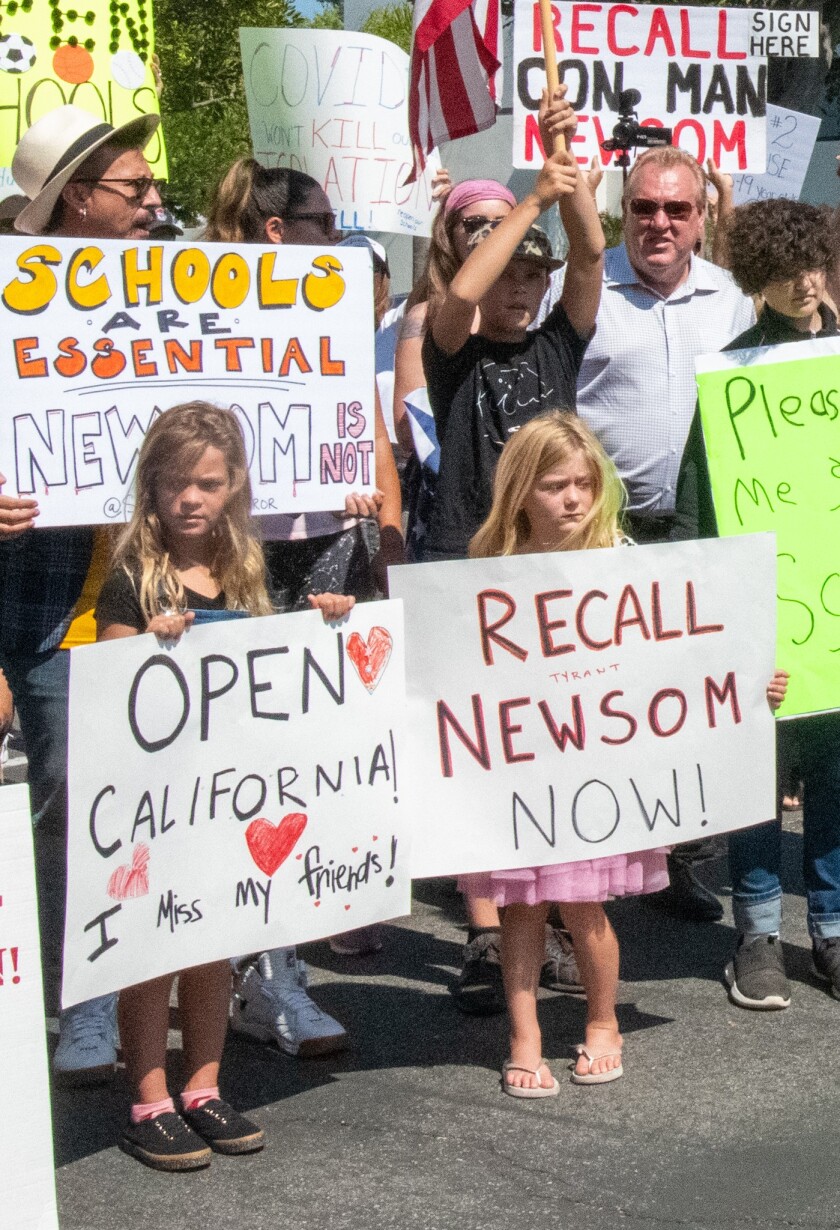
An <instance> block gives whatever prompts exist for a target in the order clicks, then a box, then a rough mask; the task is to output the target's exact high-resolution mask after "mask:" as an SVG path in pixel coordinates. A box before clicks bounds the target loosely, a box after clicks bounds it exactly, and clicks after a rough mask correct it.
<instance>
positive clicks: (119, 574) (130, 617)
mask: <svg viewBox="0 0 840 1230" xmlns="http://www.w3.org/2000/svg"><path fill="white" fill-rule="evenodd" d="M184 596H185V598H186V600H187V606H188V608H189V609H190V610H191V611H223V610H224V609H225V596H224V594H219V596H218V597H217V598H206V597H205V596H204V594H197V593H196V592H195V590H194V589H188V588H187V587H186V585H185V586H184ZM147 622H148V621H147V619H146V616H145V615H144V614H143V610H142V607H141V606H140V599H139V597H138V595H137V588H136V586H135V583H134V581H133V580H132V578H131V577H130V576H129V575H128V573H127V572H126V571H125V569H124V568H114V569H112V571H111V572H109V573H108V576H107V577H106V578H105V584H104V585H103V586H102V590H101V592H100V594H99V600H98V601H97V603H96V626H97V628H100V627H103V626H104V625H105V624H125V626H126V627H127V628H136V629H137V631H138V632H145V631H146V624H147Z"/></svg>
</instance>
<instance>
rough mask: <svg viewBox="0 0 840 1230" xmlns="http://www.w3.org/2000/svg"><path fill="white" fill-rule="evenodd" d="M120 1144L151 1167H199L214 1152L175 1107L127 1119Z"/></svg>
mask: <svg viewBox="0 0 840 1230" xmlns="http://www.w3.org/2000/svg"><path fill="white" fill-rule="evenodd" d="M120 1148H121V1149H123V1150H124V1152H126V1153H130V1154H131V1156H132V1157H136V1158H137V1159H138V1161H141V1162H143V1163H144V1164H145V1165H146V1166H151V1167H152V1169H153V1170H200V1169H201V1168H202V1167H204V1166H209V1165H210V1161H211V1158H212V1157H213V1154H212V1153H211V1152H210V1150H209V1149H208V1148H207V1145H206V1144H205V1143H204V1141H203V1140H202V1139H201V1137H200V1136H196V1134H195V1132H194V1131H193V1130H192V1128H191V1127H190V1126H189V1125H188V1124H187V1123H185V1122H184V1120H183V1119H182V1118H181V1116H180V1115H179V1114H177V1113H176V1112H175V1111H171V1110H170V1111H164V1113H163V1114H162V1115H156V1116H155V1118H154V1119H144V1120H143V1121H142V1122H141V1123H129V1125H128V1126H127V1127H126V1128H125V1129H124V1130H123V1134H122V1140H121V1141H120Z"/></svg>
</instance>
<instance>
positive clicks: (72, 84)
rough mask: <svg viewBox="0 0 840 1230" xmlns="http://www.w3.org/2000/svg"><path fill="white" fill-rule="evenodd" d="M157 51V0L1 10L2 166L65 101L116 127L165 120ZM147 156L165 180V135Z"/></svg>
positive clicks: (38, 3) (24, 2) (29, 4)
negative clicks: (143, 119)
mask: <svg viewBox="0 0 840 1230" xmlns="http://www.w3.org/2000/svg"><path fill="white" fill-rule="evenodd" d="M153 52H154V26H153V21H152V5H151V0H75V3H74V0H20V2H19V3H18V4H17V6H15V5H14V4H5V5H3V6H2V7H0V167H9V166H10V165H11V162H12V157H13V156H14V151H15V147H16V146H17V144H18V142H19V141H20V139H21V137H22V136H23V134H24V133H25V132H26V130H27V129H28V128H29V127H30V126H31V125H32V124H34V123H35V121H36V120H39V119H40V118H41V117H42V116H43V115H45V114H46V113H47V112H48V111H52V110H54V109H55V108H56V107H61V106H63V105H64V104H65V103H73V104H74V106H77V107H81V108H82V109H83V110H85V111H89V112H90V113H91V114H92V115H95V116H96V117H97V119H102V120H104V121H106V122H107V123H109V124H113V125H114V127H119V126H120V125H121V124H126V123H128V122H129V121H130V120H132V119H136V117H137V116H138V115H145V114H148V113H152V114H155V115H157V114H159V110H160V108H159V106H158V96H157V91H156V89H155V80H154V75H153V73H152V67H151V65H152V55H153ZM146 157H147V159H148V161H149V165H150V167H151V168H152V171H153V173H154V174H155V175H158V176H161V177H165V176H166V172H167V168H166V150H165V147H164V143H163V135H162V134H161V132H160V129H158V131H157V132H156V133H155V134H154V136H153V137H152V139H151V141H150V142H149V145H148V148H147V150H146ZM6 186H7V187H8V188H11V182H10V181H7V185H6Z"/></svg>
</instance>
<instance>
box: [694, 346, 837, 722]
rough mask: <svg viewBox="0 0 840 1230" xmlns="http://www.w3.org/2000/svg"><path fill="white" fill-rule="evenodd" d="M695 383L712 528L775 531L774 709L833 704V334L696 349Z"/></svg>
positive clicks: (788, 711)
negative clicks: (785, 680)
mask: <svg viewBox="0 0 840 1230" xmlns="http://www.w3.org/2000/svg"><path fill="white" fill-rule="evenodd" d="M697 385H698V389H699V396H700V414H701V418H702V421H703V434H704V436H705V440H706V451H707V453H708V457H709V472H710V475H711V480H712V493H713V496H714V503H715V512H716V515H717V521H718V529H719V531H720V533H721V534H725V535H728V534H751V533H755V532H756V531H758V530H773V531H775V534H776V545H777V562H778V571H777V596H778V602H777V619H778V625H777V626H778V645H777V664H778V666H779V667H780V668H782V669H784V670H787V671H789V672H790V675H791V679H790V686H789V688H788V695H787V700H786V701H785V704H784V705H783V706H782V708H781V709H780V710H779V713H780V716H783V717H784V716H793V715H795V714H801V713H815V712H820V711H823V710H826V709H838V708H840V340H834V339H830V340H828V339H826V340H817V341H809V342H799V343H793V344H790V345H785V346H773V347H766V348H764V349H760V350H751V351H737V352H731V353H728V354H719V355H705V356H702V357H701V358H700V359H698V361H697ZM733 583H735V584H737V578H736V577H733ZM761 614H762V613H761V612H760V611H757V612H756V620H760V619H761Z"/></svg>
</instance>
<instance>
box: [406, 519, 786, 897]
mask: <svg viewBox="0 0 840 1230" xmlns="http://www.w3.org/2000/svg"><path fill="white" fill-rule="evenodd" d="M774 581H775V559H774V543H773V539H772V536H771V535H756V536H753V537H750V538H749V539H731V540H727V541H725V542H717V541H713V542H697V543H687V544H679V545H671V546H649V547H634V548H624V547H619V548H616V549H614V550H597V551H579V552H568V553H562V554H555V555H527V556H515V557H505V558H501V559H491V560H468V561H464V562H458V563H444V564H435V565H432V564H423V565H417V566H412V567H406V568H396V569H393V570H392V571H391V593H392V595H393V596H399V597H402V598H404V599H405V604H406V635H407V640H408V644H409V646H410V651H409V654H408V658H407V669H408V688H409V718H410V723H411V737H412V757H411V770H412V773H413V774H416V779H415V781H414V782H413V783H412V784H413V789H414V791H416V792H417V794H416V797H422V799H423V823H422V824H420V825H418V827H417V829H416V831H415V833H414V838H413V847H412V873H413V874H414V875H415V876H433V875H447V874H452V873H456V872H470V871H486V870H490V869H501V868H505V867H527V866H538V865H544V864H546V863H560V862H567V861H576V860H580V859H590V858H596V857H599V856H601V855H610V854H622V853H628V852H630V851H633V850H643V849H650V848H654V847H656V846H663V845H670V844H672V843H674V842H679V841H686V840H689V839H691V838H695V837H701V836H704V835H710V834H712V833H720V832H725V831H726V830H727V829H732V828H737V827H739V826H740V825H749V824H757V823H759V822H760V821H763V820H768V819H769V818H770V817H771V816H772V815H773V813H774V810H775V768H774V765H775V760H774V724H773V718H772V716H771V714H770V711H769V709H768V706H767V700H766V697H765V689H766V687H767V684H768V682H769V680H770V678H771V676H772V673H773V655H774V637H775V627H774V623H775V620H774ZM442 612H443V613H445V623H444V622H443V621H444V615H442Z"/></svg>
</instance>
